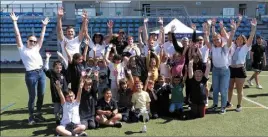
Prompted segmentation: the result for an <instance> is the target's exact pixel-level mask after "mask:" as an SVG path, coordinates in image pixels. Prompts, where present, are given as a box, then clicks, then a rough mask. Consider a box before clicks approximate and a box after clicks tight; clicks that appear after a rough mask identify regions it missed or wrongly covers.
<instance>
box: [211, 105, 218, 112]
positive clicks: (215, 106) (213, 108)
mask: <svg viewBox="0 0 268 137" xmlns="http://www.w3.org/2000/svg"><path fill="white" fill-rule="evenodd" d="M217 108H218V105H212V106H211V107H210V108H209V109H210V110H212V111H217Z"/></svg>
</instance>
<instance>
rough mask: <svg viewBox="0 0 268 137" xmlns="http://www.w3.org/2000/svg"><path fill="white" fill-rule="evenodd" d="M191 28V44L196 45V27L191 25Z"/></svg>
mask: <svg viewBox="0 0 268 137" xmlns="http://www.w3.org/2000/svg"><path fill="white" fill-rule="evenodd" d="M191 28H192V29H193V31H194V32H193V35H192V42H193V43H196V41H197V40H196V25H195V24H191Z"/></svg>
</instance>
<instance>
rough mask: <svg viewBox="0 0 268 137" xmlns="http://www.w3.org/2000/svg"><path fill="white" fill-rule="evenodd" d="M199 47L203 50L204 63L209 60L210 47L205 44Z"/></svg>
mask: <svg viewBox="0 0 268 137" xmlns="http://www.w3.org/2000/svg"><path fill="white" fill-rule="evenodd" d="M199 49H200V51H201V55H202V61H203V63H207V61H208V55H209V49H208V47H207V46H206V45H203V46H202V47H201V48H199Z"/></svg>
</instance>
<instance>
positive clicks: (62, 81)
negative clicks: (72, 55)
mask: <svg viewBox="0 0 268 137" xmlns="http://www.w3.org/2000/svg"><path fill="white" fill-rule="evenodd" d="M44 72H45V74H46V76H47V77H48V78H49V79H50V91H51V98H52V102H53V103H60V97H59V95H58V92H57V89H56V87H55V83H56V81H57V80H58V81H59V82H60V84H61V85H62V89H61V90H62V92H67V90H68V83H67V80H66V77H65V76H66V73H67V71H66V69H64V67H63V68H62V71H61V73H56V72H55V71H53V69H49V70H44Z"/></svg>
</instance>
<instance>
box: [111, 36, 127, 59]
mask: <svg viewBox="0 0 268 137" xmlns="http://www.w3.org/2000/svg"><path fill="white" fill-rule="evenodd" d="M111 43H112V44H114V45H115V46H116V51H117V54H118V55H122V53H123V50H124V49H125V47H126V46H127V45H128V43H127V42H126V41H124V40H123V41H118V40H117V37H115V38H113V39H112V40H111Z"/></svg>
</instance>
